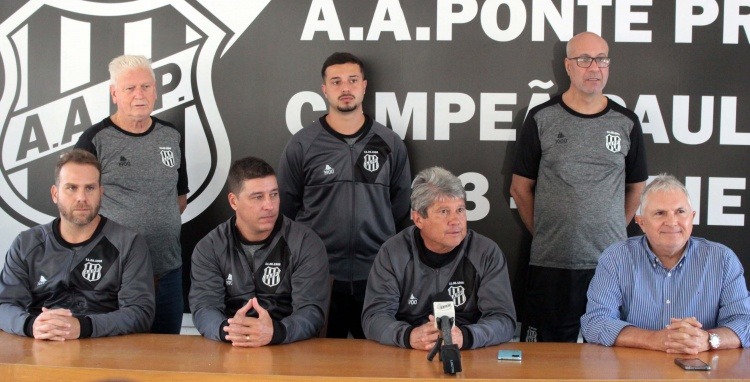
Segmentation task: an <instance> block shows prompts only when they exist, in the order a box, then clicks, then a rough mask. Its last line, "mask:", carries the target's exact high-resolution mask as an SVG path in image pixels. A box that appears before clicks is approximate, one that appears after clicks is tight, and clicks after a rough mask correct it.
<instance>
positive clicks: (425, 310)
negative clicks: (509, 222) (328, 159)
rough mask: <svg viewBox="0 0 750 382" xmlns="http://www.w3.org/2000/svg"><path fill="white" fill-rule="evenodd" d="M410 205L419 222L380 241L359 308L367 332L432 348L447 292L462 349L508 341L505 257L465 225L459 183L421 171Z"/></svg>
mask: <svg viewBox="0 0 750 382" xmlns="http://www.w3.org/2000/svg"><path fill="white" fill-rule="evenodd" d="M411 209H412V210H411V218H412V220H413V221H414V226H411V227H409V228H406V229H404V230H403V231H401V232H400V233H399V234H397V235H396V236H394V237H392V238H391V239H389V240H388V241H386V242H385V243H384V244H383V246H382V247H381V248H380V251H379V252H378V255H377V257H376V258H375V263H374V264H373V266H372V270H371V271H370V276H369V278H368V280H367V290H366V292H365V302H364V310H363V311H362V328H363V329H364V332H365V335H366V336H367V338H368V339H371V340H375V341H378V342H380V343H382V344H385V345H395V346H399V347H403V348H413V349H421V350H431V349H432V348H433V347H434V346H435V343H436V342H437V340H438V335H439V331H438V329H437V328H436V325H435V317H434V316H432V307H433V305H432V302H433V299H435V298H436V297H438V296H441V295H446V294H447V295H450V297H451V298H452V299H453V303H454V305H455V310H456V322H455V324H456V326H454V327H453V329H452V332H451V337H452V339H453V343H454V344H456V345H458V347H459V348H461V349H473V348H479V347H484V346H490V345H496V344H499V343H502V342H507V341H509V340H510V339H511V337H512V336H513V333H514V332H515V326H516V312H515V307H514V305H513V296H512V294H511V290H510V281H509V278H508V263H507V262H506V259H505V255H504V254H503V252H502V251H501V250H500V248H499V247H498V246H497V244H495V243H494V242H493V241H492V240H490V239H488V238H487V237H484V236H482V235H480V234H478V233H476V232H474V231H472V230H469V229H467V227H466V192H465V191H464V188H463V185H462V184H461V181H460V180H459V179H458V178H457V177H456V176H454V175H453V174H451V173H450V172H448V171H447V170H445V169H443V168H440V167H432V168H428V169H426V170H423V171H422V172H420V173H419V174H417V176H416V178H415V179H414V182H413V183H412V193H411ZM438 298H439V297H438Z"/></svg>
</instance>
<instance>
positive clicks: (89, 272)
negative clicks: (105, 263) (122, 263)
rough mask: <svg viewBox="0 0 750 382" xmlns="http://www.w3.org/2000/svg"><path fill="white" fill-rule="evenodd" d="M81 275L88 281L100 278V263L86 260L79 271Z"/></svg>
mask: <svg viewBox="0 0 750 382" xmlns="http://www.w3.org/2000/svg"><path fill="white" fill-rule="evenodd" d="M81 276H83V278H84V279H86V281H88V282H90V283H92V282H94V281H99V279H100V278H102V264H101V263H92V262H87V263H86V264H84V265H83V272H81Z"/></svg>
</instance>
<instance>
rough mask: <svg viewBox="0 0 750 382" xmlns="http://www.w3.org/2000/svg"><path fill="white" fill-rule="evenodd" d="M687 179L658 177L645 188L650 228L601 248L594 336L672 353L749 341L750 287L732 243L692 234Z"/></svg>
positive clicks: (591, 295) (592, 303)
mask: <svg viewBox="0 0 750 382" xmlns="http://www.w3.org/2000/svg"><path fill="white" fill-rule="evenodd" d="M694 216H695V211H693V209H692V206H691V205H690V199H689V196H688V193H687V190H686V189H685V186H683V185H682V183H680V181H678V180H677V179H676V178H675V177H673V176H671V175H667V174H661V175H659V176H657V177H656V178H655V179H654V180H653V181H652V182H651V183H650V184H649V185H648V186H646V188H645V189H644V191H643V194H642V195H641V215H639V216H636V223H638V225H640V227H641V229H642V230H643V232H644V233H645V235H644V236H639V237H632V238H630V239H628V240H625V241H623V242H619V243H616V244H613V245H612V246H610V247H609V248H607V249H606V250H605V251H604V253H602V256H601V258H600V259H599V265H598V266H597V268H596V273H595V275H594V278H593V280H592V281H591V285H590V287H589V290H588V294H587V296H588V304H587V306H586V314H584V315H583V317H581V328H582V332H583V336H584V338H585V339H586V340H587V341H588V342H593V343H598V344H602V345H606V346H612V345H615V346H626V347H636V348H644V349H652V350H660V351H665V352H667V353H687V354H697V353H700V352H703V351H707V350H711V349H729V348H738V347H750V294H749V293H748V290H747V286H746V285H745V278H744V276H743V269H742V265H741V264H740V262H739V259H737V256H736V255H735V254H734V252H732V250H731V249H729V248H727V247H726V246H724V245H721V244H719V243H714V242H711V241H708V240H706V239H702V238H696V237H691V236H690V234H691V232H692V230H693V217H694Z"/></svg>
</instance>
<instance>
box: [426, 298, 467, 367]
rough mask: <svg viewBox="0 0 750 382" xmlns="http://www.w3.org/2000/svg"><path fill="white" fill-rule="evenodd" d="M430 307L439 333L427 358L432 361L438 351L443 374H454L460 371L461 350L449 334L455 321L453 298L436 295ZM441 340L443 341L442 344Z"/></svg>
mask: <svg viewBox="0 0 750 382" xmlns="http://www.w3.org/2000/svg"><path fill="white" fill-rule="evenodd" d="M432 309H433V315H434V316H435V325H436V326H437V329H438V330H440V333H441V334H440V338H438V341H437V342H436V343H435V347H434V348H433V349H432V351H430V354H429V355H428V356H427V359H428V360H430V361H432V359H433V358H434V357H435V354H436V353H437V352H438V351H439V352H440V361H441V362H442V363H443V371H444V372H445V374H456V373H458V372H460V371H461V352H460V350H459V349H458V345H456V344H454V343H453V336H452V334H451V329H453V326H454V324H455V322H456V308H455V306H454V304H453V299H451V298H450V297H448V296H440V295H438V296H436V297H435V298H434V299H433V303H432ZM441 342H442V343H443V344H442V346H441Z"/></svg>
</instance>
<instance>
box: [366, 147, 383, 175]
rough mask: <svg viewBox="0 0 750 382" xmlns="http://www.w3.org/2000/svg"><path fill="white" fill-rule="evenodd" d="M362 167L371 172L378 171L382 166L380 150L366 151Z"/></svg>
mask: <svg viewBox="0 0 750 382" xmlns="http://www.w3.org/2000/svg"><path fill="white" fill-rule="evenodd" d="M362 167H364V168H365V170H367V171H369V172H375V171H378V169H379V168H380V162H379V161H378V152H377V151H373V152H368V151H365V155H364V158H363V160H362Z"/></svg>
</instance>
